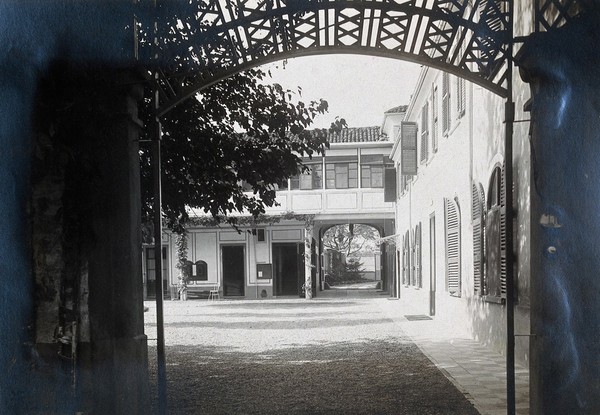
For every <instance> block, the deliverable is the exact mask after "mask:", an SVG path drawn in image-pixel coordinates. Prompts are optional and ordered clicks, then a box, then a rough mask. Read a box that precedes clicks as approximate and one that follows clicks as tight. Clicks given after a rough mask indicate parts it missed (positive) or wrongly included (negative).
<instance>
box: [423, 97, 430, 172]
mask: <svg viewBox="0 0 600 415" xmlns="http://www.w3.org/2000/svg"><path fill="white" fill-rule="evenodd" d="M428 158H429V104H428V103H427V102H426V103H425V105H423V110H422V111H421V162H425V161H427V159H428Z"/></svg>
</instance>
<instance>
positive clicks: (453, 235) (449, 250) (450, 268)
mask: <svg viewBox="0 0 600 415" xmlns="http://www.w3.org/2000/svg"><path fill="white" fill-rule="evenodd" d="M444 216H445V231H446V232H445V233H446V289H447V290H448V292H449V293H450V295H453V296H457V297H460V295H461V293H460V290H461V263H460V215H459V210H458V206H457V205H456V203H455V202H454V201H453V200H450V199H444Z"/></svg>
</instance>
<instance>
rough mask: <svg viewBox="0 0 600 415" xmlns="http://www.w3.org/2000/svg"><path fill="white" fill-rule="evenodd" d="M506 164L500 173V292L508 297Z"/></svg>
mask: <svg viewBox="0 0 600 415" xmlns="http://www.w3.org/2000/svg"><path fill="white" fill-rule="evenodd" d="M505 171H506V169H505V164H504V163H503V164H502V171H501V173H500V293H501V297H502V298H506V178H505Z"/></svg>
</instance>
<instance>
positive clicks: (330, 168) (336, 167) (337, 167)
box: [325, 156, 358, 189]
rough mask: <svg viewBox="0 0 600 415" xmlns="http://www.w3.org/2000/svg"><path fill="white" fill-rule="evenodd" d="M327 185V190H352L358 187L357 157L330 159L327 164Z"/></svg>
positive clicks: (334, 157) (335, 157)
mask: <svg viewBox="0 0 600 415" xmlns="http://www.w3.org/2000/svg"><path fill="white" fill-rule="evenodd" d="M325 185H326V188H327V189H352V188H356V187H358V160H357V157H355V156H348V157H346V156H333V157H328V158H327V159H326V162H325Z"/></svg>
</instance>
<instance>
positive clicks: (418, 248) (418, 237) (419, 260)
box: [415, 223, 423, 288]
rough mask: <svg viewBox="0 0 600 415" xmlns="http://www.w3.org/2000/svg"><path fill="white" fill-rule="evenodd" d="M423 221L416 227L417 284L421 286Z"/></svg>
mask: <svg viewBox="0 0 600 415" xmlns="http://www.w3.org/2000/svg"><path fill="white" fill-rule="evenodd" d="M421 243H422V239H421V223H419V224H418V225H417V228H416V229H415V274H416V275H415V280H416V282H415V285H416V286H417V287H419V288H421V287H423V262H422V258H421V252H422V249H421Z"/></svg>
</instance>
